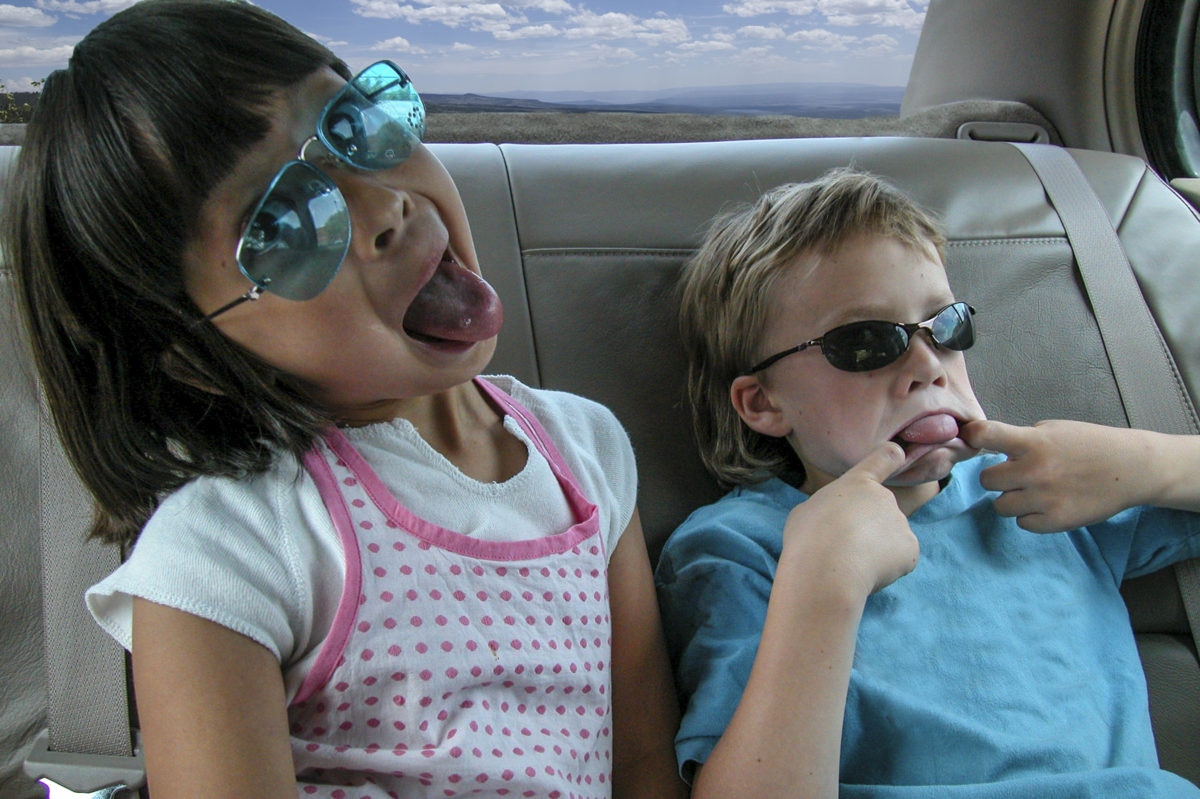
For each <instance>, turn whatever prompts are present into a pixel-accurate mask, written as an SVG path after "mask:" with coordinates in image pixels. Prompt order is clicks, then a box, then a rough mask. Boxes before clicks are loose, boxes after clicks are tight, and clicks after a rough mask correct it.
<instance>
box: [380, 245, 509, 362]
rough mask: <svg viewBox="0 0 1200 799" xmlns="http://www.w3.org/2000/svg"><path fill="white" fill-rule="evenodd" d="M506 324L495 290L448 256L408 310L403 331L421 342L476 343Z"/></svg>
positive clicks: (489, 336) (492, 334)
mask: <svg viewBox="0 0 1200 799" xmlns="http://www.w3.org/2000/svg"><path fill="white" fill-rule="evenodd" d="M503 321H504V309H503V306H502V305H501V303H500V298H499V297H498V296H497V295H496V291H495V289H493V288H492V287H491V285H490V284H489V283H488V282H487V281H486V280H484V279H483V278H481V277H480V276H479V275H477V274H475V273H474V272H472V271H471V270H470V269H467V268H466V267H465V266H463V265H461V264H460V263H458V262H457V261H455V260H454V259H453V258H452V257H450V256H449V255H446V256H445V257H444V258H442V262H441V263H440V264H439V265H438V268H437V271H436V272H434V274H433V277H432V278H430V279H429V282H428V283H426V284H425V286H424V287H423V288H422V289H421V291H420V293H419V294H417V296H416V297H415V298H414V299H413V302H412V305H410V306H409V307H408V312H407V313H405V315H404V329H405V331H406V332H407V333H408V334H409V335H411V336H414V337H416V338H421V339H442V340H448V341H458V342H476V341H485V340H487V339H489V338H492V337H493V336H495V335H496V334H497V333H499V332H500V325H501V324H502V323H503Z"/></svg>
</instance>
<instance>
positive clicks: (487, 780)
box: [6, 0, 680, 799]
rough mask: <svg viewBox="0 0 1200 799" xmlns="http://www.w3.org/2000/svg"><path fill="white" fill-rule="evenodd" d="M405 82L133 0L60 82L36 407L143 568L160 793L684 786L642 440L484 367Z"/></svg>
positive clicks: (29, 158) (487, 317) (42, 142)
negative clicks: (644, 521) (48, 411)
mask: <svg viewBox="0 0 1200 799" xmlns="http://www.w3.org/2000/svg"><path fill="white" fill-rule="evenodd" d="M423 125H424V109H423V106H422V104H421V101H420V98H419V97H418V96H417V94H416V92H415V91H414V89H413V87H412V85H411V83H410V82H409V80H408V78H407V76H406V75H405V74H404V73H403V71H401V70H400V69H399V68H398V67H396V66H395V65H394V64H391V63H390V62H380V63H378V64H375V65H372V66H371V67H368V68H367V69H366V70H364V71H363V72H362V73H360V74H359V75H357V76H352V75H351V74H350V71H349V70H348V69H347V67H346V65H345V64H343V63H342V62H341V61H339V60H338V59H337V58H336V57H334V56H333V55H332V54H331V53H329V52H328V51H327V50H326V49H325V48H323V47H322V46H320V45H319V44H317V43H316V42H315V41H313V40H312V39H310V38H309V37H307V36H305V35H303V34H301V33H300V32H299V31H297V30H296V29H294V28H292V27H291V26H289V25H287V24H286V23H284V22H282V21H281V20H279V19H277V18H275V17H274V16H272V15H270V14H268V13H266V12H263V11H261V10H259V9H257V8H255V7H254V6H252V5H250V4H249V3H244V2H230V0H147V2H144V3H141V4H138V5H136V6H134V7H132V8H130V9H128V10H126V11H124V12H122V13H120V14H117V15H116V16H114V17H112V18H111V19H110V20H108V21H107V22H105V23H104V24H102V25H100V26H99V27H97V28H96V29H95V30H94V31H93V32H92V33H90V34H89V35H88V36H87V37H86V38H85V39H84V40H83V41H81V42H80V43H79V44H78V45H77V46H76V48H75V53H74V55H73V57H72V60H71V64H70V66H69V67H68V68H67V69H66V70H64V71H60V72H56V73H55V74H53V75H52V76H51V77H50V78H49V79H48V80H47V82H46V85H45V87H44V92H43V95H42V98H41V101H40V102H39V106H38V111H37V115H36V119H35V120H34V121H33V122H32V123H31V124H30V126H29V129H28V131H27V140H26V145H25V147H24V149H23V151H22V154H21V157H20V164H19V167H18V174H17V176H16V179H15V181H14V185H15V186H16V188H15V189H14V192H13V195H12V196H11V197H10V198H9V205H8V214H7V219H6V224H7V230H6V245H7V249H8V256H9V258H10V261H11V263H12V264H13V265H14V269H15V271H16V273H17V279H18V281H19V294H20V297H21V303H22V308H23V312H24V314H25V317H26V319H27V322H28V325H29V328H30V331H31V335H32V340H33V345H34V349H35V352H36V358H37V362H38V367H39V370H40V373H41V376H42V378H43V381H44V385H45V390H46V393H47V396H48V400H49V402H50V405H51V408H52V411H53V414H54V419H55V422H56V425H57V427H58V429H59V431H60V434H61V438H62V441H63V444H64V446H65V448H66V450H67V452H68V453H69V455H70V457H71V459H72V462H73V463H74V465H75V467H76V469H77V470H78V471H79V473H80V475H81V476H82V478H83V480H84V482H85V483H86V485H87V486H88V487H89V489H90V490H91V491H92V493H93V494H94V495H95V497H96V499H97V503H98V515H97V521H96V524H95V529H94V534H95V535H96V536H98V537H100V538H103V539H104V540H106V541H110V542H114V543H117V544H121V545H123V546H128V545H132V544H134V542H135V539H136V546H135V547H134V548H133V549H132V552H131V554H130V555H129V557H128V559H127V561H126V562H125V564H124V565H123V566H122V567H121V568H120V569H118V570H117V571H116V572H115V573H114V574H112V575H111V576H110V577H109V578H107V579H106V580H104V581H103V582H101V583H100V584H99V585H97V586H95V587H93V588H92V589H91V591H89V593H88V597H87V601H88V603H89V607H90V608H91V610H92V612H93V613H94V615H95V616H96V618H97V620H98V621H99V623H100V624H101V625H102V626H103V627H104V628H105V629H106V630H108V631H109V632H110V633H111V634H112V635H114V636H115V637H116V638H117V639H118V640H119V641H120V642H121V643H122V644H124V645H125V646H126V647H128V648H130V650H131V651H132V653H133V673H134V685H135V689H136V695H137V701H138V715H139V721H140V727H141V731H142V734H143V740H144V746H145V757H146V766H147V772H148V777H149V784H150V788H151V789H152V791H153V793H154V796H155V799H169V798H170V797H174V796H184V795H186V796H230V797H247V796H253V797H287V796H292V797H294V796H297V795H300V796H329V797H351V796H355V797H382V796H401V795H403V796H414V795H438V796H454V795H465V794H471V793H487V794H492V795H511V796H567V795H574V796H609V795H622V796H632V795H639V796H673V795H679V794H680V786H679V783H678V782H677V779H676V777H675V769H674V767H673V763H672V758H671V744H670V741H671V735H672V734H673V732H674V728H675V724H676V722H677V715H676V714H677V711H676V709H675V708H674V707H673V706H672V702H673V696H674V694H673V690H672V688H671V685H670V676H669V669H668V667H667V665H666V659H665V655H664V651H663V647H662V645H661V643H660V638H661V632H660V626H659V621H658V616H657V610H656V606H655V602H654V593H653V586H652V581H651V577H650V571H649V565H648V559H647V556H646V552H645V547H644V544H643V541H642V534H641V529H640V524H639V522H638V518H637V513H636V510H635V508H634V504H633V503H634V496H635V488H636V475H635V471H634V464H633V458H632V453H631V450H630V447H629V444H628V441H627V439H626V438H625V436H624V433H623V431H622V430H621V429H620V427H619V426H618V424H617V423H616V421H615V419H614V418H613V417H612V416H611V414H609V413H608V412H607V411H605V410H603V409H601V408H599V407H598V406H596V405H594V404H592V403H589V402H587V401H585V400H582V399H580V398H576V397H572V396H569V395H563V394H557V393H552V392H544V391H536V390H533V389H530V388H527V387H525V386H522V385H521V384H519V383H518V382H516V381H515V380H512V379H501V378H495V379H488V380H484V379H481V378H479V377H478V375H479V372H480V371H481V370H482V369H483V368H484V366H485V365H486V364H487V363H488V360H489V359H490V357H491V355H492V352H493V348H494V339H495V336H496V334H497V332H498V330H499V328H500V325H501V316H502V312H501V307H500V303H499V300H498V299H497V297H496V295H495V293H494V292H493V290H492V289H491V287H490V286H489V285H488V284H487V283H486V282H485V281H484V280H483V279H482V278H481V277H480V275H479V267H478V264H477V259H476V253H475V250H474V247H473V245H472V241H471V236H470V232H469V230H468V225H467V219H466V215H465V212H464V209H463V206H462V203H461V201H460V198H459V195H458V192H457V189H456V188H455V186H454V183H453V182H452V180H451V179H450V177H449V175H448V174H447V173H446V171H445V170H444V169H443V168H442V166H441V164H440V163H439V162H438V161H437V160H436V159H435V158H434V156H433V155H432V154H431V153H430V152H429V151H428V150H427V149H425V148H424V147H423V146H422V145H421V143H420V136H421V133H422V131H423Z"/></svg>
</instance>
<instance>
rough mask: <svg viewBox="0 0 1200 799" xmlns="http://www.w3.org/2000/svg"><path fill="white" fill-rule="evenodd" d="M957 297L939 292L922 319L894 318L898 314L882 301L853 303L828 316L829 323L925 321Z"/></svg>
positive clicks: (834, 324) (834, 325) (906, 322)
mask: <svg viewBox="0 0 1200 799" xmlns="http://www.w3.org/2000/svg"><path fill="white" fill-rule="evenodd" d="M955 301H956V298H955V297H954V295H953V294H946V295H942V294H939V295H937V296H935V297H933V298H931V299H930V300H929V301H928V304H929V308H928V311H927V312H926V313H925V314H924V315H923V316H922V317H921V318H920V319H893V318H892V317H894V316H895V315H896V314H895V313H893V312H892V311H891V310H889V307H888V306H887V305H884V304H882V303H862V304H859V305H852V306H850V307H848V308H842V309H840V310H838V311H837V313H836V314H835V315H833V316H831V317H828V318H827V321H828V323H829V324H830V325H831V326H832V327H837V326H838V325H844V324H849V323H851V322H874V321H880V322H902V323H905V324H908V323H914V322H924V321H925V320H926V319H928V318H929V317H930V316H932V315H933V314H934V313H936V312H937V311H938V310H939V309H941V308H945V307H946V306H947V305H950V304H951V303H953V302H955Z"/></svg>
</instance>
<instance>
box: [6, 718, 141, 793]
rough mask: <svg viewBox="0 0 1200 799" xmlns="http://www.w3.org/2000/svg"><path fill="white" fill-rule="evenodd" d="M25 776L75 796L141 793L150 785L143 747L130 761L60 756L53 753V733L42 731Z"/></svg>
mask: <svg viewBox="0 0 1200 799" xmlns="http://www.w3.org/2000/svg"><path fill="white" fill-rule="evenodd" d="M25 773H26V774H27V775H29V776H30V777H32V778H33V779H35V780H41V779H46V780H51V781H52V782H54V783H56V784H58V785H61V786H62V787H64V788H66V789H68V790H70V791H73V792H75V793H94V792H96V791H100V790H103V789H104V788H113V787H124V788H127V789H130V790H137V789H139V788H141V787H142V786H144V785H145V784H146V767H145V764H144V763H143V761H142V752H141V748H140V747H136V748H135V749H134V753H133V755H132V756H129V757H122V756H119V755H88V754H80V753H77V752H56V751H53V750H52V749H50V731H49V730H42V731H41V732H39V733H38V734H37V737H36V738H35V739H34V742H33V749H31V750H30V752H29V756H28V757H27V758H25Z"/></svg>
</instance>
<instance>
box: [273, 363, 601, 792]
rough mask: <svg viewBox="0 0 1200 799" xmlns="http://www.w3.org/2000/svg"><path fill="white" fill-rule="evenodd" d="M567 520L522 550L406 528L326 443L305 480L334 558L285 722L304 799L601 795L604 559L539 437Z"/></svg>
mask: <svg viewBox="0 0 1200 799" xmlns="http://www.w3.org/2000/svg"><path fill="white" fill-rule="evenodd" d="M488 389H489V390H490V391H491V393H492V394H493V396H494V398H495V399H496V401H497V402H499V403H501V406H502V407H504V408H505V409H506V411H507V412H508V413H509V414H510V415H512V416H514V417H515V418H516V419H517V421H518V422H519V423H520V424H521V425H522V427H523V428H524V429H525V431H526V432H527V433H528V434H529V436H530V438H531V439H532V440H533V441H534V443H535V445H536V446H537V448H538V450H539V451H540V452H541V454H542V455H543V456H545V457H546V458H547V460H548V461H549V462H550V464H551V468H552V469H553V471H554V473H555V475H556V477H557V478H558V482H559V485H560V486H561V488H562V490H563V492H564V495H565V496H566V498H567V501H568V503H569V504H570V506H571V508H572V512H573V515H574V517H575V519H576V523H575V524H574V525H573V526H572V527H570V528H569V529H567V530H565V531H562V532H560V533H558V534H555V535H549V536H543V537H538V538H527V539H522V540H517V541H490V540H480V539H477V538H471V537H468V536H465V535H461V534H459V533H456V532H454V531H451V530H447V529H445V528H442V527H439V526H436V525H433V524H431V523H429V522H427V521H425V520H423V519H420V518H418V517H416V516H415V515H413V514H412V513H410V512H409V511H408V510H407V509H406V508H405V507H404V506H402V505H401V504H400V503H399V501H398V500H396V499H395V498H394V496H393V495H392V494H391V493H390V492H389V491H388V490H387V489H386V488H384V486H383V484H382V483H381V481H380V480H379V478H378V477H376V475H375V474H374V472H373V471H372V470H371V468H370V466H369V465H368V464H367V463H366V462H365V461H364V460H363V459H362V457H361V456H360V455H359V453H358V452H357V450H355V449H354V447H353V445H352V444H351V443H350V442H349V441H348V440H347V439H346V438H345V437H344V436H343V435H342V434H341V433H340V432H338V431H336V430H333V431H331V432H330V433H329V435H328V436H327V438H326V442H325V444H326V446H325V447H320V448H318V449H314V451H313V452H311V453H310V454H309V455H308V457H307V458H306V459H305V467H306V468H307V469H308V470H309V472H310V474H312V476H313V478H314V479H315V480H316V483H317V485H318V488H319V489H320V491H321V495H322V498H323V499H324V501H325V504H326V507H327V508H328V509H329V511H330V515H331V517H332V519H333V521H334V525H335V527H336V529H337V532H338V535H339V536H340V538H341V541H342V544H343V547H344V550H345V553H346V556H347V557H346V560H347V566H346V580H345V590H344V592H343V595H342V599H341V603H340V605H339V607H338V611H337V615H336V618H335V620H334V624H333V628H332V630H331V632H330V635H329V637H328V638H327V640H326V642H325V644H324V647H323V649H322V651H321V652H320V654H319V656H318V658H317V661H316V663H315V665H314V667H313V670H312V671H311V672H310V673H309V674H308V676H307V677H306V679H305V681H304V683H303V684H302V686H301V688H300V691H299V693H298V695H297V696H296V698H295V700H294V701H293V703H292V705H291V707H290V708H289V720H290V722H291V735H292V739H291V740H292V752H293V757H294V759H295V764H296V772H297V775H298V781H299V785H300V787H299V795H300V796H301V797H310V796H311V797H331V798H332V799H368V798H370V799H384V798H385V797H414V796H420V797H425V796H429V797H434V796H437V797H455V796H472V795H475V796H480V795H482V796H511V797H561V798H562V799H568V797H577V798H578V799H586V798H588V797H607V796H609V795H610V794H611V781H610V774H611V767H612V754H611V753H612V732H611V707H610V699H611V697H610V690H609V688H610V679H609V651H610V620H609V610H608V583H607V554H606V553H605V552H604V541H603V539H604V536H602V535H600V534H599V524H598V521H597V512H596V508H595V507H594V506H593V505H592V504H591V503H590V502H588V500H587V499H586V498H585V497H584V496H583V494H582V492H581V491H580V489H579V487H578V484H577V483H576V481H575V478H574V477H573V476H572V474H571V472H570V469H569V468H568V467H567V465H566V463H565V462H564V461H563V459H562V457H561V456H560V455H559V453H558V451H557V449H556V448H555V447H554V445H553V443H552V442H551V441H550V440H549V437H548V436H547V435H546V433H545V431H544V429H543V428H542V427H541V425H540V424H539V423H538V422H537V420H536V419H534V418H533V417H532V416H531V415H530V414H529V413H528V412H527V411H526V410H525V409H524V408H523V407H522V406H520V405H519V404H517V403H516V401H515V400H513V399H512V398H510V397H508V395H506V394H504V393H503V392H500V391H499V389H495V388H494V387H490V386H488Z"/></svg>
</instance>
